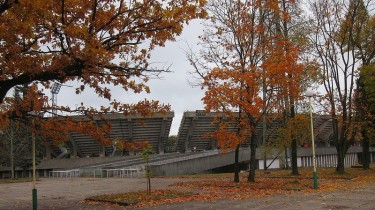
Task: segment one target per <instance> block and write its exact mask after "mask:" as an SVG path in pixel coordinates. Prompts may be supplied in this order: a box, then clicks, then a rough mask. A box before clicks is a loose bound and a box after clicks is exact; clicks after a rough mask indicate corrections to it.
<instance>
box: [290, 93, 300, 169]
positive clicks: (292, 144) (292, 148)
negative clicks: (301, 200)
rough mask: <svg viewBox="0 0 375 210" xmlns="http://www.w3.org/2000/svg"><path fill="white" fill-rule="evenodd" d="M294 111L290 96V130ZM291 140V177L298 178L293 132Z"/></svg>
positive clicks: (295, 141) (295, 142) (295, 143)
mask: <svg viewBox="0 0 375 210" xmlns="http://www.w3.org/2000/svg"><path fill="white" fill-rule="evenodd" d="M295 115H296V114H295V110H294V99H293V97H292V96H290V118H291V120H292V123H293V126H292V129H293V128H294V121H293V120H294V117H295ZM291 138H292V142H291V150H292V151H291V153H292V157H291V159H292V175H294V176H298V175H299V173H298V162H297V158H298V157H297V140H296V137H295V136H294V135H293V132H292V135H291Z"/></svg>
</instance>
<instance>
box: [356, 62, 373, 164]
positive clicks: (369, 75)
mask: <svg viewBox="0 0 375 210" xmlns="http://www.w3.org/2000/svg"><path fill="white" fill-rule="evenodd" d="M374 78H375V65H374V64H372V65H368V66H365V67H361V69H360V74H359V78H358V80H357V89H356V103H355V105H356V111H357V113H356V121H357V122H358V124H359V126H360V129H361V136H362V154H363V155H362V165H363V169H365V170H366V169H370V162H371V156H370V145H371V143H374V141H371V139H372V140H373V139H374V133H375V130H374V128H375V108H374V107H375V79H374Z"/></svg>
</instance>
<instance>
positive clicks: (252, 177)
mask: <svg viewBox="0 0 375 210" xmlns="http://www.w3.org/2000/svg"><path fill="white" fill-rule="evenodd" d="M252 130H253V131H252V135H251V142H250V170H249V175H248V177H247V181H248V182H255V170H256V142H255V140H256V139H255V129H254V128H253V129H252Z"/></svg>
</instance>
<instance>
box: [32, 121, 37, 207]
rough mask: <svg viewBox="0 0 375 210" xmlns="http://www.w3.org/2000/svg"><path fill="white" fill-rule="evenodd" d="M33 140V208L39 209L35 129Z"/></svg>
mask: <svg viewBox="0 0 375 210" xmlns="http://www.w3.org/2000/svg"><path fill="white" fill-rule="evenodd" d="M32 124H33V125H34V119H33V120H32ZM31 141H32V150H33V151H32V152H33V189H32V198H33V210H36V209H38V192H37V189H36V187H35V183H36V176H35V175H36V173H35V172H36V170H35V165H36V164H35V162H36V161H35V133H34V131H33V132H32V134H31Z"/></svg>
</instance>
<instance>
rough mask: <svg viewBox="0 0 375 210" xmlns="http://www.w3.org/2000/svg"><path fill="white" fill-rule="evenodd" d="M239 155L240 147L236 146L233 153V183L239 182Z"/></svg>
mask: <svg viewBox="0 0 375 210" xmlns="http://www.w3.org/2000/svg"><path fill="white" fill-rule="evenodd" d="M239 155H240V145H237V147H236V150H235V152H234V156H235V157H234V182H240V164H239V162H238V158H239Z"/></svg>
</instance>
